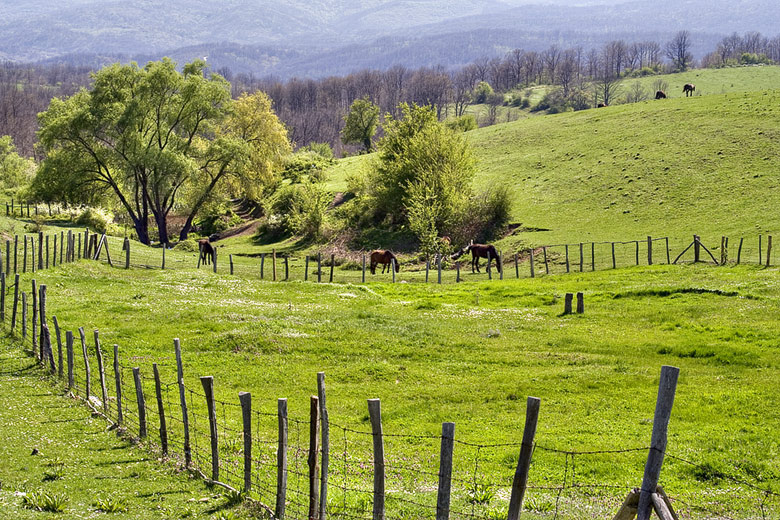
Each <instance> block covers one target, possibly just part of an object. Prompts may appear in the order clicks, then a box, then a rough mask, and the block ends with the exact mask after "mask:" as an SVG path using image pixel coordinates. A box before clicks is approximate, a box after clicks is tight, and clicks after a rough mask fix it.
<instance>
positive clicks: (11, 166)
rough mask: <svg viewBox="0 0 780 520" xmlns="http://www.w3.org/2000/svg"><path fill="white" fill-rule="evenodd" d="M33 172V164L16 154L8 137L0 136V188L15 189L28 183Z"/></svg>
mask: <svg viewBox="0 0 780 520" xmlns="http://www.w3.org/2000/svg"><path fill="white" fill-rule="evenodd" d="M34 171H35V162H34V161H32V160H30V159H25V158H24V157H21V156H20V155H19V154H18V153H17V152H16V146H14V142H13V139H11V136H10V135H3V136H0V186H2V187H3V188H5V189H16V188H20V187H22V186H25V185H26V184H27V183H29V182H30V179H31V178H32V175H33V172H34Z"/></svg>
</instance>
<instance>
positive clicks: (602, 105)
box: [596, 103, 607, 108]
mask: <svg viewBox="0 0 780 520" xmlns="http://www.w3.org/2000/svg"><path fill="white" fill-rule="evenodd" d="M606 107H607V104H606V103H599V104H598V105H596V108H606Z"/></svg>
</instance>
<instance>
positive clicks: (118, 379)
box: [68, 332, 124, 426]
mask: <svg viewBox="0 0 780 520" xmlns="http://www.w3.org/2000/svg"><path fill="white" fill-rule="evenodd" d="M68 334H70V332H68ZM72 341H73V335H72V334H71V342H72ZM114 384H115V386H116V422H117V424H119V425H120V426H121V425H122V423H123V422H124V417H123V415H122V373H121V372H120V371H119V345H116V344H114Z"/></svg>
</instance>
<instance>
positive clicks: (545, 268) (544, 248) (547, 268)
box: [542, 247, 550, 274]
mask: <svg viewBox="0 0 780 520" xmlns="http://www.w3.org/2000/svg"><path fill="white" fill-rule="evenodd" d="M542 253H544V273H545V274H550V265H549V264H548V263H547V247H543V248H542Z"/></svg>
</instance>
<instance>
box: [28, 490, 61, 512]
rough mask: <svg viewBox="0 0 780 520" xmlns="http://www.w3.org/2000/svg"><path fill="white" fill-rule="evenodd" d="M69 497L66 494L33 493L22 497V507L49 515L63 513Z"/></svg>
mask: <svg viewBox="0 0 780 520" xmlns="http://www.w3.org/2000/svg"><path fill="white" fill-rule="evenodd" d="M67 503H68V497H67V495H65V494H64V493H47V492H46V491H33V492H32V493H28V494H26V495H24V496H23V497H22V505H23V506H24V507H25V508H27V509H34V510H36V511H45V512H48V513H62V512H64V511H65V505H66V504H67Z"/></svg>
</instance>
